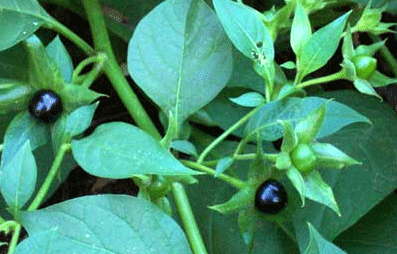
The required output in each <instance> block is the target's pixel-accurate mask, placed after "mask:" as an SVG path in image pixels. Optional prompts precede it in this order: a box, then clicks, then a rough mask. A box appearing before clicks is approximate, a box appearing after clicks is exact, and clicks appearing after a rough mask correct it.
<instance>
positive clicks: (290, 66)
mask: <svg viewBox="0 0 397 254" xmlns="http://www.w3.org/2000/svg"><path fill="white" fill-rule="evenodd" d="M280 66H281V67H283V68H285V69H290V70H293V69H296V64H295V63H294V62H292V61H288V62H285V63H283V64H281V65H280Z"/></svg>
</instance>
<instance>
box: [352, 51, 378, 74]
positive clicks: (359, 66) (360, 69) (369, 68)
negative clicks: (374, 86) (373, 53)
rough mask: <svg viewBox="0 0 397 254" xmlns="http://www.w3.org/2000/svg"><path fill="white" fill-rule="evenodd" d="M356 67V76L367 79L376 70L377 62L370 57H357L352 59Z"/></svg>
mask: <svg viewBox="0 0 397 254" xmlns="http://www.w3.org/2000/svg"><path fill="white" fill-rule="evenodd" d="M352 62H353V64H354V66H355V67H356V75H357V77H359V78H361V79H367V78H369V77H371V76H372V74H373V73H374V72H375V70H376V63H377V60H376V59H375V58H373V57H370V56H364V55H358V56H355V57H353V58H352Z"/></svg>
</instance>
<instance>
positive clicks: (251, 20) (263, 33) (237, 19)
mask: <svg viewBox="0 0 397 254" xmlns="http://www.w3.org/2000/svg"><path fill="white" fill-rule="evenodd" d="M213 3H214V7H215V11H216V13H217V14H218V17H219V19H220V20H221V22H222V25H223V27H224V29H225V31H226V34H227V35H228V36H229V38H230V40H231V41H232V42H233V44H234V45H235V46H236V48H237V49H238V50H240V52H241V53H243V54H244V55H245V56H246V57H248V58H251V59H257V58H263V57H265V58H266V59H267V60H269V61H273V60H274V47H273V40H272V37H271V35H270V32H269V29H268V28H267V27H266V26H265V24H264V23H263V20H262V18H263V17H262V14H261V13H259V12H258V11H256V10H255V9H253V8H251V7H249V6H247V5H244V4H241V3H236V2H233V1H230V0H214V1H213ZM261 56H262V57H261Z"/></svg>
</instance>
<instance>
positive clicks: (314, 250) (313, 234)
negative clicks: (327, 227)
mask: <svg viewBox="0 0 397 254" xmlns="http://www.w3.org/2000/svg"><path fill="white" fill-rule="evenodd" d="M307 226H308V227H309V232H310V242H309V245H308V246H307V248H306V250H305V251H304V252H303V253H304V254H328V253H333V254H347V253H346V252H344V251H343V250H341V249H340V248H338V247H337V246H336V245H334V244H332V243H331V242H329V241H327V240H326V239H324V237H323V236H322V235H321V234H320V233H319V232H318V231H317V230H316V229H315V228H314V227H313V225H312V224H310V223H307Z"/></svg>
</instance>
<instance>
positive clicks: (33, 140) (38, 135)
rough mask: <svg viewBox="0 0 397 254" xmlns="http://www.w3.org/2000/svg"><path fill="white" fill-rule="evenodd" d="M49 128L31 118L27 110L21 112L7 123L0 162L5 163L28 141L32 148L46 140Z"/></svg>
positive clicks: (43, 143)
mask: <svg viewBox="0 0 397 254" xmlns="http://www.w3.org/2000/svg"><path fill="white" fill-rule="evenodd" d="M48 137H49V128H48V126H47V125H46V124H43V123H40V122H38V121H36V120H35V119H33V118H32V117H31V116H30V114H29V113H28V112H21V113H19V114H18V115H17V116H15V118H14V119H13V120H12V122H11V123H10V124H9V125H8V128H7V131H6V133H5V136H4V143H3V152H2V156H1V164H2V165H6V164H7V163H8V162H9V161H10V160H11V159H12V158H13V157H14V155H15V154H16V153H17V151H19V150H20V148H21V147H22V146H23V145H24V144H25V143H26V141H27V140H29V141H30V147H31V149H32V150H35V149H36V148H38V147H40V146H42V145H45V144H46V143H47V142H48Z"/></svg>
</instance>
